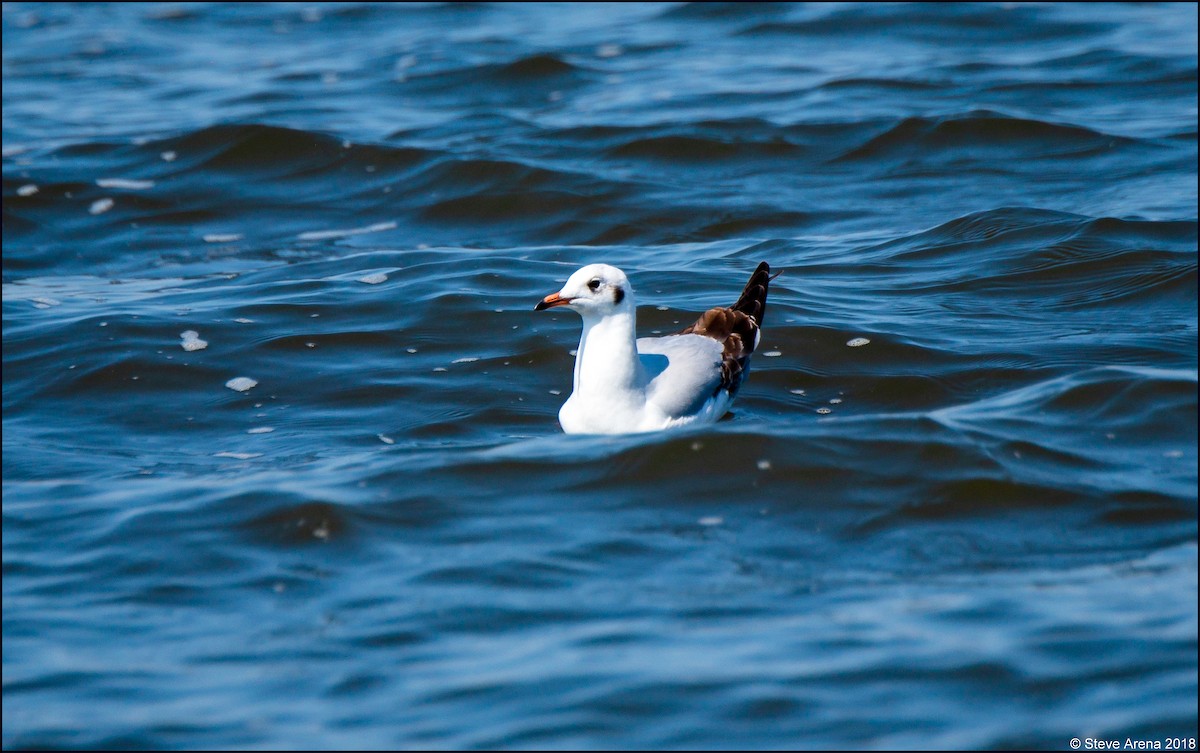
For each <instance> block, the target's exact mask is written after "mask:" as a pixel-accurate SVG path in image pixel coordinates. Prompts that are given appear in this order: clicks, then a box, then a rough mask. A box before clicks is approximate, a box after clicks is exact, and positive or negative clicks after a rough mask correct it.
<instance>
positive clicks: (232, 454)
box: [213, 452, 262, 460]
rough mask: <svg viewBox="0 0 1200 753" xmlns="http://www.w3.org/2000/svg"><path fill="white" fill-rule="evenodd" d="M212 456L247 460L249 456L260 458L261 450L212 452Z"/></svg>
mask: <svg viewBox="0 0 1200 753" xmlns="http://www.w3.org/2000/svg"><path fill="white" fill-rule="evenodd" d="M213 457H214V458H233V459H234V460H249V459H250V458H261V457H262V453H261V452H218V453H215V454H213Z"/></svg>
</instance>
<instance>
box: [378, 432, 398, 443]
mask: <svg viewBox="0 0 1200 753" xmlns="http://www.w3.org/2000/svg"><path fill="white" fill-rule="evenodd" d="M375 436H377V437H379V441H380V442H383V443H384V444H396V440H394V439H392V438H391V437H387V436H384V435H383V434H376V435H375Z"/></svg>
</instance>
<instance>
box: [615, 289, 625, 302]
mask: <svg viewBox="0 0 1200 753" xmlns="http://www.w3.org/2000/svg"><path fill="white" fill-rule="evenodd" d="M623 300H625V290H624V289H623V288H619V287H617V288H613V303H620V302H621V301H623Z"/></svg>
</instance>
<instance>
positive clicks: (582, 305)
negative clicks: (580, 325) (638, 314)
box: [533, 264, 633, 318]
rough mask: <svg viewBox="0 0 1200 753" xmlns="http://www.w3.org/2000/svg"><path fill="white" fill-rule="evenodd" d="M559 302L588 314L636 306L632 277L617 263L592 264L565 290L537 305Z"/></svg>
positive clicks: (547, 306)
mask: <svg viewBox="0 0 1200 753" xmlns="http://www.w3.org/2000/svg"><path fill="white" fill-rule="evenodd" d="M555 306H566V307H567V308H570V309H573V310H575V311H578V312H579V313H580V315H582V316H584V317H588V318H591V317H597V316H600V317H602V316H607V315H608V314H612V313H616V312H618V311H628V310H630V309H632V308H633V289H632V288H631V287H630V286H629V278H628V277H626V276H625V273H624V272H622V271H621V270H619V269H617V268H616V267H611V266H609V265H607V264H589V265H587V266H586V267H583V268H582V269H580V270H578V271H576V272H575V274H573V275H571V276H570V277H569V278H568V279H567V284H566V285H563V288H562V290H560V291H558V292H557V293H551V294H550V295H548V296H546V297H545V298H543V299H542V300H541V301H539V302H538V304H537V305H536V306H534V307H533V308H534V310H535V311H545V310H546V309H550V308H554V307H555Z"/></svg>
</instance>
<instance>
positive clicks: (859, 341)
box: [846, 337, 871, 348]
mask: <svg viewBox="0 0 1200 753" xmlns="http://www.w3.org/2000/svg"><path fill="white" fill-rule="evenodd" d="M870 342H871V341H870V340H868V339H867V338H865V337H856V338H854V339H853V340H850V341H849V342H847V343H846V345H849V346H850V347H851V348H861V347H862V346H864V345H867V344H869V343H870Z"/></svg>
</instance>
